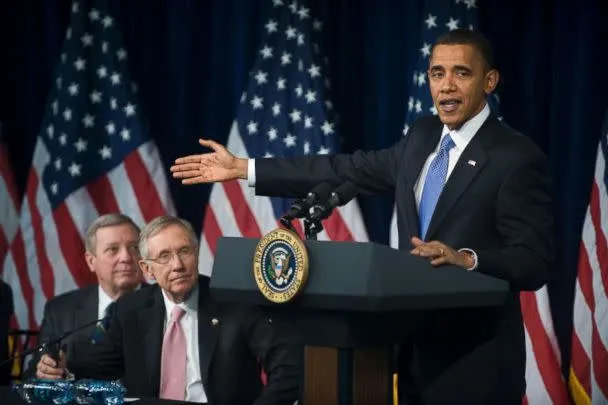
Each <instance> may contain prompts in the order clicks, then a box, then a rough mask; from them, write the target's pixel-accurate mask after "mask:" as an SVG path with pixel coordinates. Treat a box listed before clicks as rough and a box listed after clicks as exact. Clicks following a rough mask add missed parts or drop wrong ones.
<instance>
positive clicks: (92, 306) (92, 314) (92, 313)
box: [70, 285, 99, 358]
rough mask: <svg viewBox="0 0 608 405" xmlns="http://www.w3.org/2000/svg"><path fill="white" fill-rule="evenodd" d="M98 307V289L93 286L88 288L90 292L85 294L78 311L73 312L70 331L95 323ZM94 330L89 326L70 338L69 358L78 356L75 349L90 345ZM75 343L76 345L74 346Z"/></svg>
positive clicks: (93, 327)
mask: <svg viewBox="0 0 608 405" xmlns="http://www.w3.org/2000/svg"><path fill="white" fill-rule="evenodd" d="M98 306H99V287H98V286H97V285H95V286H91V287H90V290H89V291H88V292H87V295H86V296H85V297H84V299H83V300H82V303H80V306H79V307H78V309H77V310H75V311H74V315H73V323H72V325H71V327H72V329H75V328H78V327H79V326H82V325H85V324H87V323H91V322H93V321H95V320H96V319H97V311H98V309H99V308H98ZM94 330H95V326H90V327H88V328H85V329H83V330H81V331H79V332H78V333H76V334H75V335H74V336H73V337H72V339H71V340H72V344H71V347H70V356H74V358H76V357H77V356H78V354H77V353H76V348H77V347H78V346H80V345H81V344H85V343H87V344H89V343H91V338H92V336H93V332H94ZM77 342H78V344H76V343H77Z"/></svg>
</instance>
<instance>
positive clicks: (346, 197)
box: [309, 181, 359, 223]
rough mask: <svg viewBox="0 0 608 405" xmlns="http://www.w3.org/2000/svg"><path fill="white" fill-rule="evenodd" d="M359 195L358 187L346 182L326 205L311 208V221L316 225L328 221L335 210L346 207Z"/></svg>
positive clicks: (336, 190) (331, 196)
mask: <svg viewBox="0 0 608 405" xmlns="http://www.w3.org/2000/svg"><path fill="white" fill-rule="evenodd" d="M357 194H359V189H358V188H357V186H355V185H354V184H353V183H351V182H350V181H345V182H344V183H342V184H340V186H339V187H338V188H336V189H335V190H334V191H333V192H332V193H331V195H330V196H329V199H328V200H327V203H326V204H316V205H315V206H313V207H312V208H311V210H310V211H311V213H310V216H309V220H310V221H311V222H313V223H314V222H319V221H321V220H324V219H326V218H327V217H329V215H330V214H331V212H332V211H333V210H334V208H336V207H341V206H343V205H345V204H346V203H348V202H349V201H350V200H352V199H353V198H355V197H356V196H357Z"/></svg>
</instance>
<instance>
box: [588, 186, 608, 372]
mask: <svg viewBox="0 0 608 405" xmlns="http://www.w3.org/2000/svg"><path fill="white" fill-rule="evenodd" d="M589 211H590V212H591V222H592V223H593V228H594V229H595V250H596V252H597V261H598V263H599V265H600V276H601V279H602V286H603V287H604V294H606V296H608V271H601V269H602V268H606V267H603V266H602V265H604V266H608V244H607V243H606V237H605V235H604V232H603V231H602V222H601V218H602V213H601V208H600V191H599V189H598V186H597V183H596V182H595V181H594V182H593V185H592V188H591V200H590V201H589ZM607 379H608V378H607Z"/></svg>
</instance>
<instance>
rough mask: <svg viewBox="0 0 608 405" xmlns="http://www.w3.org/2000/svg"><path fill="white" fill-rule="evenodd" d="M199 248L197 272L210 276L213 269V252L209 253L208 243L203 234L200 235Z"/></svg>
mask: <svg viewBox="0 0 608 405" xmlns="http://www.w3.org/2000/svg"><path fill="white" fill-rule="evenodd" d="M199 249H200V251H199V255H198V272H199V273H200V274H204V275H206V276H211V273H212V270H213V254H212V253H211V249H209V244H208V243H207V239H206V238H205V236H204V235H203V236H202V237H201V243H200V247H199Z"/></svg>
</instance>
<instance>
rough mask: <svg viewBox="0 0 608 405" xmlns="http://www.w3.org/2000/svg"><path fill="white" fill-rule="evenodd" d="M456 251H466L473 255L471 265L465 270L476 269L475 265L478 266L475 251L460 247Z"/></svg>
mask: <svg viewBox="0 0 608 405" xmlns="http://www.w3.org/2000/svg"><path fill="white" fill-rule="evenodd" d="M458 252H467V253H469V254H470V255H471V256H473V266H471V267H469V268H468V269H467V271H473V270H477V267H479V260H478V259H477V253H475V251H474V250H473V249H468V248H462V249H458Z"/></svg>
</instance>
